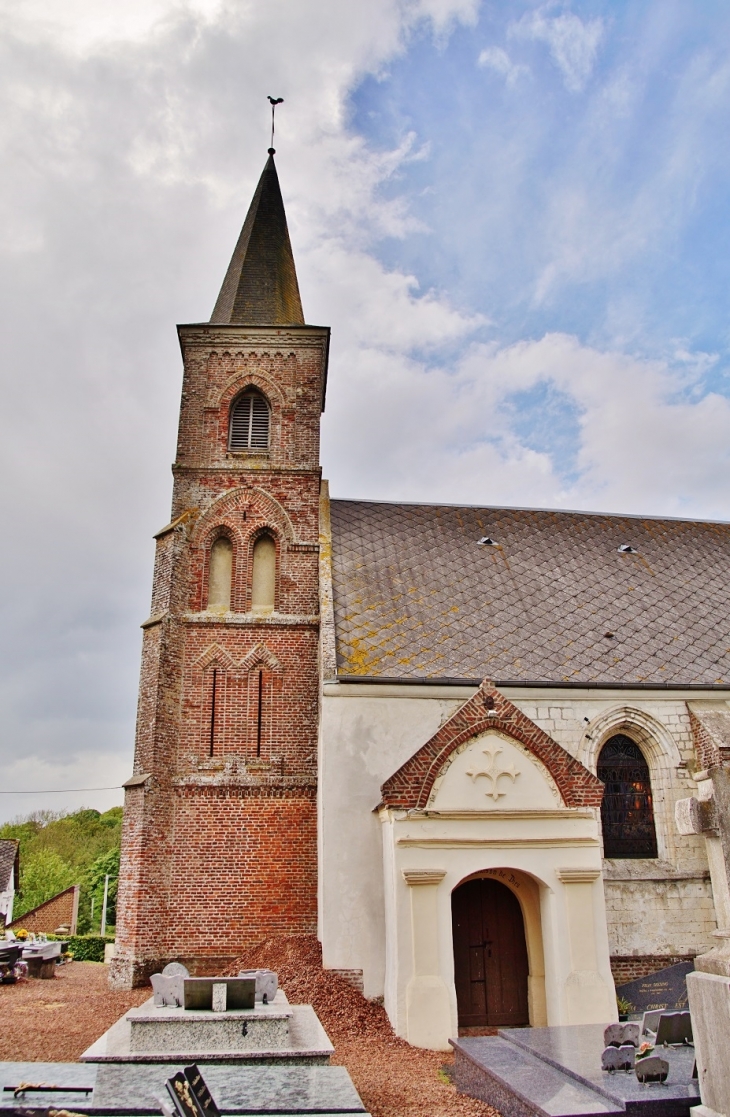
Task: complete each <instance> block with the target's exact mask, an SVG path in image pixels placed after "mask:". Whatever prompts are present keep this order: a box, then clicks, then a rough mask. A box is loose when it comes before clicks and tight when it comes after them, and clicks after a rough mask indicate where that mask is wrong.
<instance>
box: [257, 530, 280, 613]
mask: <svg viewBox="0 0 730 1117" xmlns="http://www.w3.org/2000/svg"><path fill="white" fill-rule="evenodd" d="M275 603H276V544H275V543H274V540H273V539H272V538H271V536H270V535H262V536H260V537H259V538H258V539H257V540H256V543H255V544H254V549H253V571H252V578H251V608H252V610H253V612H254V613H272V612H273V611H274V605H275Z"/></svg>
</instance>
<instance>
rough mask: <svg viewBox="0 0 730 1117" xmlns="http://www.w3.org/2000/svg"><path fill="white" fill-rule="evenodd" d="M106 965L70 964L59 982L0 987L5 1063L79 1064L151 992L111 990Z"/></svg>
mask: <svg viewBox="0 0 730 1117" xmlns="http://www.w3.org/2000/svg"><path fill="white" fill-rule="evenodd" d="M108 974H109V967H108V966H105V965H104V964H103V963H102V962H68V963H67V964H66V965H64V966H57V967H56V974H55V977H50V978H48V979H47V980H46V979H42V978H28V979H27V980H26V981H19V982H18V983H17V984H16V985H0V1021H2V1024H1V1025H0V1060H2V1061H3V1062H6V1061H7V1062H22V1063H74V1062H76V1060H77V1059H78V1057H79V1055H81V1053H82V1052H84V1051H85V1050H86V1048H87V1047H90V1046H91V1044H92V1043H93V1042H94V1040H95V1039H98V1038H99V1036H100V1035H101V1034H102V1032H105V1031H106V1030H107V1028H110V1027H111V1026H112V1024H113V1023H114V1021H115V1020H118V1019H119V1017H120V1016H123V1015H124V1013H125V1012H126V1011H127V1009H130V1008H132V1006H133V1005H141V1004H142V1002H143V1001H146V1000H147V998H148V997H149V995H150V990H149V989H132V990H131V991H130V992H118V991H117V990H111V989H110V988H109V984H108Z"/></svg>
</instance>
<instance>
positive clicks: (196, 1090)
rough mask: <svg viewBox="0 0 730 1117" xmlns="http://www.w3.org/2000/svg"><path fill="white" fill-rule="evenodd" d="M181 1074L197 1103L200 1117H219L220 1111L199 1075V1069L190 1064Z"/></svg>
mask: <svg viewBox="0 0 730 1117" xmlns="http://www.w3.org/2000/svg"><path fill="white" fill-rule="evenodd" d="M183 1074H184V1075H185V1080H186V1082H187V1083H188V1085H189V1087H190V1091H191V1093H192V1095H193V1097H194V1098H195V1101H196V1102H197V1103H198V1108H199V1109H200V1112H201V1114H202V1117H220V1110H219V1109H218V1106H217V1105H216V1104H215V1101H214V1099H213V1095H212V1094H211V1092H210V1090H209V1089H208V1087H207V1085H206V1083H205V1079H204V1078H203V1076H202V1074H201V1073H200V1068H199V1067H198V1066H196V1064H195V1063H192V1064H191V1065H190V1066H189V1067H185V1070H184V1071H183Z"/></svg>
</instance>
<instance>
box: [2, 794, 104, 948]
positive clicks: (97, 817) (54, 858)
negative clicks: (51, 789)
mask: <svg viewBox="0 0 730 1117" xmlns="http://www.w3.org/2000/svg"><path fill="white" fill-rule="evenodd" d="M121 832H122V808H121V807H112V808H111V810H109V811H105V812H104V814H101V813H100V812H99V811H95V810H93V809H91V808H84V809H83V810H80V811H74V812H72V813H68V812H63V811H34V812H33V813H32V814H29V815H26V816H24V817H21V818H15V819H13V820H12V821H11V822H6V823H5V824H4V825H3V826H0V838H17V839H18V841H19V842H20V890H19V891H20V895H19V896H18V898H17V899H16V904H15V913H16V914H18V915H22V914H23V913H25V912H27V911H29V910H30V909H31V908H33V907H36V906H37V905H38V904H42V903H43V902H44V901H45V900H49V899H50V898H51V896H55V895H56V893H57V892H61V891H63V889H64V888H68V887H69V885H71V884H79V885H81V897H80V904H79V931H82V932H83V931H88V930H91V929H92V928H91V900H92V897H93V899H94V923H95V926H96V928H97V929H98V926H99V920H100V919H101V903H102V896H103V892H104V876H105V874H106V873H107V872H108V873H109V874H110V881H109V885H110V898H111V899H110V904H109V907H108V910H107V923H108V924H109V925H111V926H113V924H114V916H115V907H116V880H117V877H118V875H119V846H120V842H121ZM105 858H109V860H108V862H107V861H105ZM97 862H99V866H96V863H97ZM105 865H108V867H103V866H105ZM93 866H96V867H95V868H93V869H92V867H93ZM99 877H100V879H101V891H99Z"/></svg>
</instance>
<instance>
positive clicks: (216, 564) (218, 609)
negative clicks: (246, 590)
mask: <svg viewBox="0 0 730 1117" xmlns="http://www.w3.org/2000/svg"><path fill="white" fill-rule="evenodd" d="M232 573H233V544H232V543H231V541H230V539H226V538H225V536H221V538H220V539H216V541H215V543H214V544H213V546H212V547H211V549H210V566H209V572H208V612H209V613H228V612H230V609H231V575H232Z"/></svg>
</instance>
